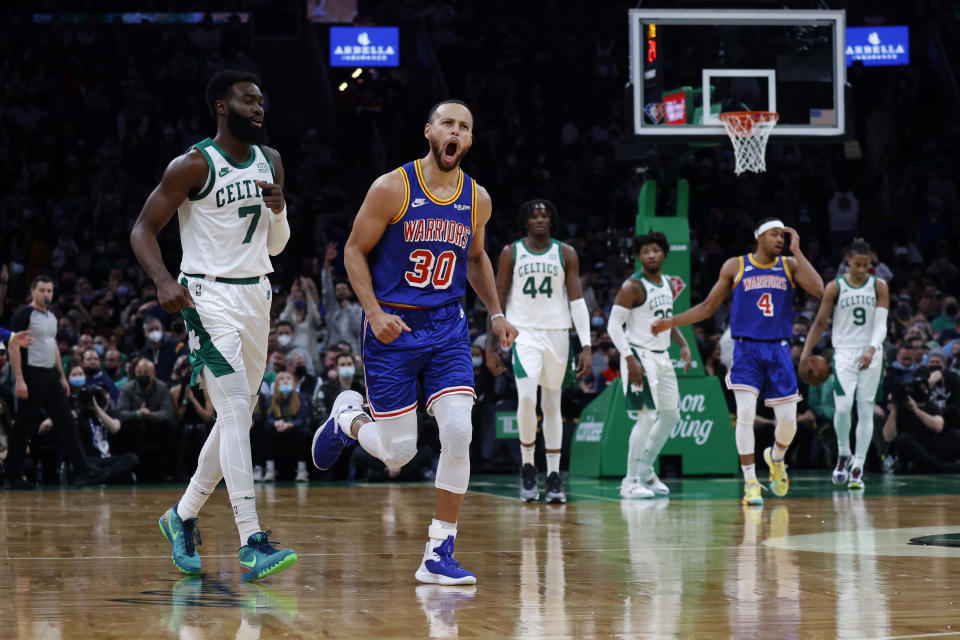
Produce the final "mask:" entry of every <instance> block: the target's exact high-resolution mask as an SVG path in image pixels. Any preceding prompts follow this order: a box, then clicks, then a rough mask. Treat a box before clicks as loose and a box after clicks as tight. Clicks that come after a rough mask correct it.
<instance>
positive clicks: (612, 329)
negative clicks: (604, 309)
mask: <svg viewBox="0 0 960 640" xmlns="http://www.w3.org/2000/svg"><path fill="white" fill-rule="evenodd" d="M629 313H630V310H629V309H627V308H626V307H621V306H620V305H618V304H615V305H613V309H611V310H610V322H608V323H607V333H609V334H610V341H611V342H612V343H613V346H615V347H616V348H617V351H619V352H620V353H621V354H622V355H623V356H628V355H630V342H629V341H628V340H627V334H626V333H625V332H624V330H623V325H624V324H625V323H626V321H627V315H629Z"/></svg>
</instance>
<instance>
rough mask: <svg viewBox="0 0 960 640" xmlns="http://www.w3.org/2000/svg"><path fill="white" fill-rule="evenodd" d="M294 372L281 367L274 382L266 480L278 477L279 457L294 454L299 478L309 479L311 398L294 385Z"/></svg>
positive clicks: (266, 445)
mask: <svg viewBox="0 0 960 640" xmlns="http://www.w3.org/2000/svg"><path fill="white" fill-rule="evenodd" d="M294 382H295V381H294V378H293V374H292V373H290V372H289V371H281V372H280V373H278V374H277V380H276V382H275V383H274V385H273V398H272V399H271V401H270V408H269V409H268V410H267V417H266V424H265V434H264V454H265V457H266V461H267V467H266V469H265V470H264V473H263V481H264V482H275V481H276V479H277V467H276V461H277V460H278V459H280V458H289V457H291V456H293V457H295V458H296V461H297V474H296V477H295V480H296V481H297V482H308V481H309V480H310V474H309V472H308V471H307V451H308V449H309V445H310V437H311V435H312V434H311V431H310V427H309V426H308V425H309V421H310V414H311V413H312V409H311V408H310V402H309V400H307V398H306V397H305V396H304V395H303V394H301V393H300V392H298V391H297V390H296V388H295V386H294Z"/></svg>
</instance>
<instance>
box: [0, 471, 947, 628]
mask: <svg viewBox="0 0 960 640" xmlns="http://www.w3.org/2000/svg"><path fill="white" fill-rule="evenodd" d="M509 482H512V479H509ZM717 482H722V481H717ZM736 491H737V489H736V485H731V492H736ZM178 496H179V490H174V489H144V488H136V489H126V488H119V489H103V490H77V491H73V490H63V491H60V490H45V491H30V492H5V493H0V531H2V533H3V540H4V545H3V549H4V553H5V555H6V557H5V565H6V568H5V570H3V571H0V637H2V638H18V639H33V638H44V639H46V638H49V639H52V640H56V639H59V638H85V639H86V638H91V637H95V638H117V639H120V638H124V639H126V638H185V639H193V638H198V639H199V638H204V639H206V638H210V639H216V638H229V639H234V638H236V639H243V640H248V639H249V640H253V639H256V638H264V639H266V638H279V637H283V638H448V637H461V638H732V637H739V638H771V639H772V638H888V637H915V636H918V635H927V634H937V635H936V636H935V637H949V635H948V634H951V633H952V632H954V631H955V630H957V629H958V628H960V627H958V624H960V594H958V591H957V584H960V553H954V552H958V551H960V550H958V549H952V550H951V549H950V548H944V547H929V548H923V547H914V546H910V545H908V544H907V542H908V540H909V537H910V536H909V535H906V534H904V535H903V536H900V538H897V535H899V534H897V533H896V532H894V534H892V535H893V538H890V537H889V536H887V537H886V538H881V537H879V536H878V532H880V533H882V532H883V531H884V530H893V529H902V528H907V527H929V528H937V527H939V528H940V529H950V528H951V527H952V528H954V529H955V530H956V531H958V532H960V513H958V511H957V509H956V502H957V500H956V498H955V497H954V496H949V495H946V496H944V495H940V496H938V495H931V496H912V497H898V496H887V497H871V496H870V495H869V494H868V495H867V496H866V497H862V496H851V495H849V494H847V493H846V492H837V493H836V494H833V495H826V496H824V497H815V498H787V499H781V500H774V499H771V500H768V502H767V505H766V507H765V508H763V509H752V508H744V507H742V506H741V505H740V504H739V501H738V500H737V499H736V498H730V499H719V500H717V499H715V500H678V499H673V500H670V501H667V500H660V501H641V502H621V501H619V500H616V499H611V498H608V497H603V496H597V497H596V499H588V500H582V501H575V502H571V503H570V504H567V505H563V506H547V505H542V504H540V505H527V504H523V503H521V502H519V501H518V500H516V499H514V498H512V497H508V496H497V495H493V494H487V493H476V492H471V493H470V494H468V496H467V500H466V502H465V506H464V511H463V514H462V519H461V523H460V536H459V538H458V541H457V558H458V559H459V560H460V561H461V563H463V565H464V566H466V567H467V568H469V569H471V570H473V571H474V572H476V573H477V575H478V584H477V585H476V587H475V588H473V587H471V588H464V587H439V586H434V585H419V584H417V583H416V582H415V581H414V578H413V573H414V571H415V570H416V567H417V565H418V563H419V558H420V554H421V553H422V550H423V545H424V542H425V534H426V528H427V525H428V524H429V518H430V516H431V511H432V508H433V502H434V490H433V487H432V486H429V485H411V486H383V485H371V486H353V487H331V486H309V487H307V486H299V487H293V486H280V487H273V486H268V487H265V488H263V487H259V488H258V502H257V506H258V509H259V512H260V515H261V523H262V525H263V526H264V528H268V529H272V530H273V532H274V534H273V537H274V538H276V539H277V540H279V541H280V542H282V543H284V544H286V545H288V546H291V547H293V548H294V549H295V550H296V551H297V552H298V554H299V555H300V561H299V563H298V564H297V565H296V566H295V567H294V568H293V569H291V570H290V571H287V572H285V573H283V574H280V575H278V576H273V577H271V578H267V579H265V580H263V581H261V582H258V583H253V584H243V583H242V582H241V581H240V572H241V570H242V567H241V566H240V565H239V563H238V562H237V559H236V549H237V546H238V544H239V541H238V537H237V535H236V530H235V529H234V526H233V518H232V514H231V511H230V508H229V505H228V504H227V498H226V493H225V492H224V491H223V490H222V489H220V490H218V492H217V494H215V495H214V497H213V498H212V499H211V500H210V502H209V503H208V505H207V507H206V508H205V509H204V511H203V513H202V515H201V520H200V529H201V532H202V535H203V545H202V546H201V548H200V549H201V552H202V555H203V558H204V569H205V573H204V575H203V576H202V577H200V578H184V577H183V576H182V574H180V573H179V572H177V571H176V569H175V568H174V567H173V565H172V564H171V562H170V559H169V552H168V547H167V544H166V542H165V541H164V540H163V539H162V537H161V534H160V532H159V530H158V528H157V518H158V517H159V515H160V513H162V511H163V510H164V509H166V508H167V507H169V506H170V504H172V503H173V501H175V500H176V499H177V498H178ZM837 532H839V534H840V535H839V537H836V538H835V537H833V534H835V533H837ZM803 534H823V536H822V537H813V538H809V539H807V538H793V536H800V535H803ZM910 535H913V534H910ZM788 536H789V538H788ZM778 540H779V542H776V541H778ZM891 540H893V541H892V542H891ZM794 541H797V542H796V545H794ZM780 543H783V544H782V545H781V546H776V545H777V544H780ZM804 545H807V546H806V547H805V546H804ZM831 545H832V546H831ZM908 548H909V552H910V553H912V554H914V555H909V554H907V555H900V554H901V552H904V553H905V551H904V550H906V549H908ZM957 635H958V636H960V633H958V634H957Z"/></svg>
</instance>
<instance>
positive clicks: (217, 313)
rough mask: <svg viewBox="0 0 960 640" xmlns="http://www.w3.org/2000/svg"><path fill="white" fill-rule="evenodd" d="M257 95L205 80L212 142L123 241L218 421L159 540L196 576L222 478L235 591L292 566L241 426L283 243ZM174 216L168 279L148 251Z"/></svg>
mask: <svg viewBox="0 0 960 640" xmlns="http://www.w3.org/2000/svg"><path fill="white" fill-rule="evenodd" d="M259 85H260V80H259V79H258V78H257V77H256V76H255V75H253V74H250V73H245V72H241V71H221V72H219V73H217V74H216V75H214V76H213V77H212V78H211V79H210V82H209V83H208V84H207V91H206V100H207V106H208V107H209V109H210V114H211V115H212V116H213V117H214V118H215V119H216V121H217V135H216V136H215V137H214V138H213V139H210V138H207V139H206V140H203V141H202V142H198V143H197V144H195V145H193V146H192V147H191V148H190V149H189V150H188V151H187V152H186V153H184V154H183V155H182V156H179V157H177V158H175V159H174V160H173V161H172V162H171V163H170V164H169V165H168V166H167V169H166V170H165V171H164V173H163V178H162V179H161V181H160V184H159V185H158V186H157V188H156V189H154V190H153V193H151V194H150V196H149V197H148V198H147V201H146V204H144V206H143V210H142V211H141V212H140V217H139V218H138V219H137V222H136V224H134V227H133V231H132V232H131V234H130V244H131V246H132V247H133V251H134V253H135V254H136V255H137V259H138V260H139V261H140V264H141V265H142V266H143V268H144V270H145V271H146V272H147V274H148V275H149V276H150V277H151V278H152V279H153V282H154V284H155V285H156V287H157V298H158V301H159V302H160V305H161V306H162V307H163V308H164V310H166V311H168V312H170V313H173V312H177V311H179V312H180V313H181V314H182V315H183V317H184V319H185V321H186V324H187V328H188V330H189V334H188V335H189V348H190V363H191V365H192V369H193V379H191V384H193V383H194V382H195V381H196V380H197V379H198V378H199V379H200V380H201V381H202V382H203V384H204V386H205V387H206V389H207V392H208V393H209V394H210V398H211V400H212V401H213V406H214V408H216V410H217V422H216V424H215V425H214V427H213V429H212V430H211V431H210V435H209V437H208V438H207V441H206V442H205V443H204V445H203V449H202V450H201V452H200V459H199V462H198V464H197V471H196V473H195V474H194V476H193V478H191V480H190V484H189V486H188V487H187V490H186V492H184V494H183V497H182V498H181V499H180V501H179V502H178V503H177V504H175V505H173V507H171V508H170V509H169V510H168V511H167V512H166V513H164V514H163V515H162V516H161V517H160V530H161V531H162V532H163V535H164V537H166V538H167V540H168V541H169V542H170V544H171V546H172V548H173V551H172V557H173V562H174V564H175V565H176V566H177V568H179V569H180V570H181V571H183V572H184V573H199V572H200V568H201V561H200V555H199V553H198V552H197V549H196V546H197V545H198V544H199V543H200V535H199V532H198V531H197V514H198V513H199V512H200V509H201V507H202V506H203V505H204V503H205V502H206V501H207V498H209V497H210V495H211V494H212V493H213V490H214V488H215V487H216V486H217V483H218V482H220V478H224V480H225V481H226V484H227V492H228V493H229V496H230V503H231V504H232V506H233V513H234V520H235V521H236V525H237V529H238V530H239V532H240V545H241V547H240V550H239V552H238V556H239V559H240V563H241V564H242V565H243V566H244V567H246V568H247V571H246V572H245V573H244V574H243V575H242V576H241V578H242V579H243V580H244V581H249V580H257V579H259V578H263V577H265V576H268V575H270V574H273V573H277V572H278V571H283V570H284V569H287V568H289V567H290V566H292V565H293V564H294V563H295V562H296V561H297V554H296V553H294V552H293V550H292V549H278V548H276V546H275V545H274V543H272V542H270V540H269V539H268V536H269V535H270V532H269V531H263V530H262V529H261V527H260V522H259V519H258V517H257V510H256V506H255V494H254V489H253V464H252V462H251V455H250V436H249V430H250V425H251V416H252V413H253V408H254V406H255V404H256V400H257V392H258V390H259V388H260V382H261V381H262V380H263V371H264V368H265V367H266V363H267V334H268V332H269V330H270V294H271V288H270V281H269V279H268V278H267V274H268V273H270V272H272V271H273V266H272V265H271V263H270V256H274V255H277V254H278V253H280V252H281V251H282V250H283V248H284V246H286V243H287V240H288V239H289V237H290V227H289V225H288V223H287V208H286V203H285V202H284V199H283V192H282V188H283V178H284V171H283V163H282V162H281V160H280V154H279V153H277V151H276V150H274V149H271V148H270V147H266V146H263V145H264V144H265V143H266V141H267V132H266V129H265V128H264V111H263V94H262V93H261V91H260V86H259ZM265 209H266V211H264V210H265ZM175 213H179V221H180V243H181V245H182V247H183V259H182V260H181V262H180V271H181V273H180V275H179V276H178V277H177V278H176V279H174V278H173V276H172V275H171V274H170V272H168V271H167V268H166V267H165V266H164V264H163V257H162V256H161V254H160V247H159V245H158V244H157V234H158V233H159V232H160V230H161V229H163V227H164V226H166V224H167V223H168V222H169V221H170V219H171V218H172V217H173V215H174V214H175ZM264 214H265V215H264Z"/></svg>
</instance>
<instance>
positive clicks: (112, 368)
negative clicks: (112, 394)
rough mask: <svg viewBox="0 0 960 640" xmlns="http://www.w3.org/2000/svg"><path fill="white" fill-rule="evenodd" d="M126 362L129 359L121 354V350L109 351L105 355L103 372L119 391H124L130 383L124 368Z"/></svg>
mask: <svg viewBox="0 0 960 640" xmlns="http://www.w3.org/2000/svg"><path fill="white" fill-rule="evenodd" d="M126 361H127V357H126V356H125V355H123V354H122V353H120V350H119V349H113V348H111V349H107V352H106V353H105V354H104V355H103V372H104V373H105V374H106V375H107V377H108V378H110V380H111V382H113V384H114V386H115V387H116V388H117V389H118V390H119V389H122V388H123V386H124V385H125V384H127V382H128V381H129V378H127V373H126V369H125V367H124V364H125V363H126Z"/></svg>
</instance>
